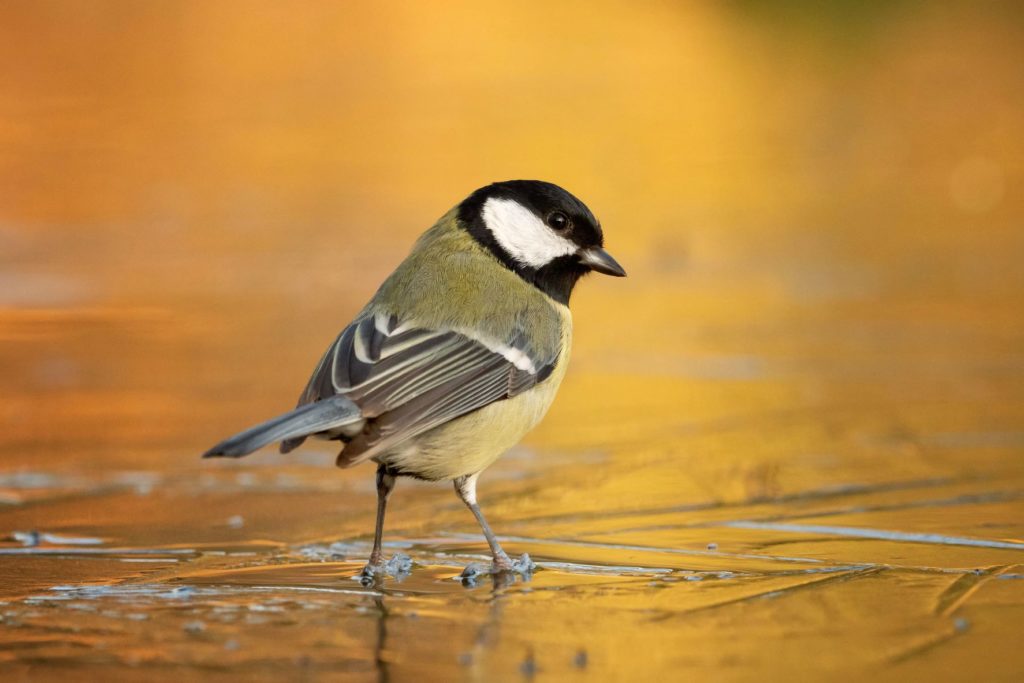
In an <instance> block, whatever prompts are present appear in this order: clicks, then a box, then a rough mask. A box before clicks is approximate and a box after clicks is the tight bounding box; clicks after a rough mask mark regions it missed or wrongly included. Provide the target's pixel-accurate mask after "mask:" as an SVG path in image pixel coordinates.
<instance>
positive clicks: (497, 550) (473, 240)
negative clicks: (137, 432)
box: [203, 180, 626, 579]
mask: <svg viewBox="0 0 1024 683" xmlns="http://www.w3.org/2000/svg"><path fill="white" fill-rule="evenodd" d="M590 272H596V273H602V274H605V275H611V276H616V277H624V276H625V275H626V272H625V270H624V269H623V268H622V266H621V265H619V263H618V262H617V261H616V260H615V259H614V258H613V257H612V256H611V254H609V253H608V252H607V251H605V249H604V233H603V231H602V228H601V224H600V222H599V221H598V220H597V218H595V216H594V214H593V213H592V212H591V211H590V209H589V208H587V206H586V205H585V204H584V203H583V202H582V201H580V200H579V199H577V198H576V197H575V196H574V195H572V194H570V193H569V192H568V191H566V190H564V189H563V188H561V187H559V186H558V185H555V184H553V183H549V182H544V181H540V180H509V181H503V182H496V183H492V184H490V185H487V186H485V187H481V188H480V189H478V190H476V191H474V192H473V193H471V194H470V195H469V196H468V197H466V198H465V199H464V200H462V201H461V202H460V203H458V204H457V205H456V206H455V207H454V208H452V209H451V210H449V211H448V212H447V213H446V214H444V216H442V217H441V218H440V219H439V220H438V221H437V222H436V223H435V224H434V225H433V226H432V227H431V228H429V229H428V230H427V231H426V232H425V233H423V235H422V236H421V237H420V238H419V239H418V241H417V242H416V243H415V245H414V247H413V249H412V251H411V252H410V253H409V255H408V256H407V257H406V258H405V260H404V261H402V262H401V263H400V264H399V266H398V267H397V268H396V269H395V270H394V272H392V273H391V275H390V276H388V277H387V278H386V279H385V281H384V283H383V284H382V285H381V286H380V288H379V289H378V290H377V292H376V294H374V295H373V297H372V298H371V300H370V302H369V303H368V304H367V305H366V306H365V307H364V308H363V309H362V310H361V311H360V312H359V313H358V314H357V315H356V316H355V318H354V319H353V320H352V322H351V323H350V324H349V325H348V326H347V327H345V328H344V329H343V330H342V332H341V333H340V334H339V335H338V337H337V338H336V339H335V340H334V342H333V343H332V344H331V345H330V346H329V347H328V349H327V351H326V353H324V355H323V357H322V358H321V359H320V362H319V363H318V364H317V366H316V368H315V370H314V371H313V374H312V377H311V378H310V379H309V382H308V383H307V385H306V388H305V389H304V390H303V392H302V394H301V396H300V397H299V401H298V405H297V407H296V408H295V409H294V410H291V411H290V412H287V413H284V414H282V415H279V416H277V417H274V418H272V419H270V420H268V421H266V422H263V423H261V424H258V425H256V426H255V427H252V428H250V429H247V430H245V431H243V432H241V433H239V434H236V435H235V436H232V437H229V438H227V439H225V440H224V441H221V442H220V443H218V444H217V445H216V446H214V447H212V448H210V449H209V450H208V451H206V453H204V454H203V457H204V458H212V457H229V458H238V457H241V456H244V455H248V454H249V453H252V452H254V451H256V450H257V449H259V448H261V447H263V446H266V445H268V444H270V443H273V442H280V450H281V452H282V453H287V452H289V451H291V450H293V449H294V448H296V447H298V446H299V445H300V444H302V443H303V441H305V440H306V439H307V438H308V437H315V438H318V439H327V440H334V441H338V442H340V443H341V450H340V453H339V454H338V456H337V461H336V464H337V465H338V466H339V467H343V468H345V467H351V466H353V465H357V464H359V463H362V462H365V461H372V462H374V463H376V465H377V473H376V489H377V517H376V525H375V529H374V538H373V548H372V550H371V552H370V557H369V561H368V562H367V564H366V566H365V567H364V568H363V570H362V572H361V573H360V576H361V577H363V578H364V579H365V578H370V579H372V578H373V577H379V576H383V575H386V574H388V573H389V570H388V565H387V564H386V563H385V562H384V556H383V550H382V539H383V532H384V516H385V511H386V509H387V503H388V499H389V497H390V495H391V492H392V491H393V490H394V488H395V483H396V480H397V479H398V478H400V477H413V478H416V479H421V480H427V481H432V482H438V481H451V482H453V484H454V488H455V492H456V494H457V495H458V497H459V498H460V499H461V500H462V502H463V503H464V504H465V505H466V506H467V507H468V508H469V510H470V511H471V512H472V513H473V515H474V517H475V518H476V521H477V523H478V524H479V525H480V528H481V530H482V531H483V534H484V537H485V539H486V541H487V544H488V546H489V547H490V551H491V556H492V562H491V565H490V567H489V568H488V569H487V570H486V572H485V573H492V574H495V575H500V574H503V573H509V572H516V571H520V572H521V571H522V567H521V566H519V565H517V564H516V563H513V561H512V560H511V558H509V556H508V554H507V553H506V552H505V551H504V550H503V549H502V547H501V544H500V543H499V541H498V538H497V536H496V535H495V534H494V532H493V531H492V529H491V527H490V526H489V525H488V523H487V520H486V519H485V518H484V515H483V512H482V511H481V509H480V506H479V503H478V500H477V481H478V479H479V477H480V474H481V473H482V472H483V471H484V470H485V469H487V467H489V466H490V465H491V464H493V463H494V462H495V461H496V460H497V459H498V458H499V457H500V456H501V455H502V454H503V453H505V452H506V451H507V450H509V449H510V448H512V447H513V446H514V445H515V444H516V443H518V442H519V441H520V439H522V438H523V436H525V435H526V433H527V432H529V431H530V430H531V429H533V427H535V426H536V425H537V424H538V423H539V422H540V420H541V419H542V418H543V416H544V414H545V413H546V412H547V410H548V408H549V407H550V405H551V403H552V401H553V400H554V398H555V394H556V392H557V390H558V387H559V385H560V384H561V382H562V378H563V377H564V376H565V372H566V367H567V365H568V362H569V355H570V349H571V345H572V315H571V314H570V312H569V307H568V306H569V299H570V296H571V294H572V292H573V289H574V287H575V286H576V284H577V282H578V281H579V280H580V278H582V277H583V276H584V275H587V274H588V273H590ZM524 559H525V560H526V562H527V563H528V564H530V563H529V559H528V556H524ZM470 571H471V569H470V568H469V567H467V569H466V572H464V574H463V576H468V575H469V574H468V573H469V572H470ZM476 571H479V569H477V570H476Z"/></svg>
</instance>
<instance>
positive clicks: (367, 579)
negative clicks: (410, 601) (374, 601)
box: [355, 553, 412, 586]
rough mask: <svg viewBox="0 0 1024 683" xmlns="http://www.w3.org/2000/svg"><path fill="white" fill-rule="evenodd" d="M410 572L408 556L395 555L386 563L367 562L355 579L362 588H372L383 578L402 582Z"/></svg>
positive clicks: (410, 565) (410, 562)
mask: <svg viewBox="0 0 1024 683" xmlns="http://www.w3.org/2000/svg"><path fill="white" fill-rule="evenodd" d="M411 571H412V559H411V558H410V557H409V556H408V555H403V554H402V553H395V555H394V557H392V558H391V559H390V560H388V561H387V562H384V561H379V562H369V563H367V565H366V566H365V567H363V570H362V571H361V572H359V573H358V574H356V576H355V578H356V579H357V580H358V581H359V583H361V584H363V585H364V586H372V585H374V584H376V583H377V582H378V581H383V580H384V579H385V578H388V577H390V578H392V579H395V580H396V581H402V580H403V579H405V577H407V576H409V573H410V572H411Z"/></svg>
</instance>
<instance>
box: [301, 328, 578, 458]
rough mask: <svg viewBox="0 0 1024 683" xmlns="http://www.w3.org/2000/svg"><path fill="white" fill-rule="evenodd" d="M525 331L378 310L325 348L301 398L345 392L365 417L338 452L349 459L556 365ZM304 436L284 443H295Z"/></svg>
mask: <svg viewBox="0 0 1024 683" xmlns="http://www.w3.org/2000/svg"><path fill="white" fill-rule="evenodd" d="M557 360H558V357H557V354H556V355H555V356H554V357H551V358H544V357H541V354H538V353H537V352H536V351H535V350H534V349H532V348H531V347H530V345H529V344H528V343H527V341H526V336H525V335H524V334H522V333H521V332H518V333H516V334H515V335H513V338H511V339H507V340H501V341H498V340H481V339H474V338H472V337H469V336H467V335H465V334H462V333H460V332H457V331H452V330H429V329H423V328H418V327H415V326H410V325H401V324H399V322H398V320H397V319H396V318H395V317H393V316H391V317H388V316H385V315H383V314H377V315H375V316H369V317H365V318H362V319H361V320H357V321H356V322H353V323H352V324H351V325H350V326H349V327H348V328H346V329H345V331H344V332H342V333H341V335H340V336H339V337H338V339H337V340H336V341H335V342H334V344H333V345H332V346H331V348H330V349H328V351H327V353H326V354H325V355H324V357H323V359H322V360H321V361H320V364H319V365H318V366H317V369H316V371H315V372H314V373H313V376H312V378H310V381H309V384H308V385H307V386H306V390H305V391H304V392H303V394H302V397H301V398H300V399H299V404H300V405H302V404H305V403H310V402H313V401H317V400H320V399H323V398H327V397H330V396H334V395H337V394H342V395H344V396H346V397H348V398H349V399H351V400H352V401H354V402H355V403H356V404H357V405H358V406H359V407H360V409H361V410H362V414H363V416H364V417H365V418H366V419H367V423H366V428H365V429H364V431H363V432H362V433H361V434H358V435H356V436H355V437H354V438H352V439H351V441H350V443H349V444H348V445H347V446H346V447H345V449H344V451H343V452H342V455H341V456H339V464H343V465H348V464H354V463H356V462H360V461H362V460H365V459H367V458H370V457H372V456H373V455H374V454H375V453H378V452H380V451H382V450H384V449H385V448H388V447H390V446H392V445H395V444H397V443H400V442H402V441H404V440H406V439H409V438H411V437H413V436H416V435H417V434H422V433H423V432H426V431H428V430H430V429H433V428H434V427H438V426H440V425H442V424H444V423H446V422H448V421H450V420H452V419H454V418H456V417H459V416H461V415H465V414H467V413H470V412H473V411H474V410H478V409H480V408H482V407H484V406H486V405H488V404H490V403H493V402H495V401H500V400H503V399H506V398H511V397H512V396H515V395H517V394H519V393H522V392H523V391H526V390H527V389H529V388H531V387H533V386H534V385H536V384H537V383H538V382H542V381H544V380H545V379H546V378H547V377H548V375H550V374H551V371H552V370H553V369H554V367H555V364H556V362H557ZM298 443H301V441H298V440H294V441H293V442H286V443H285V444H283V445H282V449H285V448H288V449H290V448H293V447H294V446H295V445H298Z"/></svg>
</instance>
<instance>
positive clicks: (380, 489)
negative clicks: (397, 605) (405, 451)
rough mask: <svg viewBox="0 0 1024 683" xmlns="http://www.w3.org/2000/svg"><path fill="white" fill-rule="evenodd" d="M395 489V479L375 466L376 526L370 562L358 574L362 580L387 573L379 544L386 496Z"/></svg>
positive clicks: (382, 535)
mask: <svg viewBox="0 0 1024 683" xmlns="http://www.w3.org/2000/svg"><path fill="white" fill-rule="evenodd" d="M394 488H395V477H394V475H392V474H390V473H388V469H387V467H385V466H384V465H378V466H377V526H376V528H375V529H374V532H373V550H372V551H370V561H369V562H367V563H366V566H365V567H364V568H363V571H362V573H361V574H360V576H361V577H363V578H370V579H372V578H373V576H374V575H375V574H378V573H387V568H386V566H385V564H384V552H383V550H382V549H381V543H382V542H383V538H384V512H385V510H386V509H387V505H388V496H390V495H391V492H392V491H393V490H394Z"/></svg>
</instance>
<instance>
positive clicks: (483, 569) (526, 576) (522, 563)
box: [459, 553, 537, 586]
mask: <svg viewBox="0 0 1024 683" xmlns="http://www.w3.org/2000/svg"><path fill="white" fill-rule="evenodd" d="M536 568H537V565H536V564H534V562H533V560H531V559H530V556H529V555H528V554H526V553H523V555H522V557H520V558H519V559H518V560H515V561H513V560H512V559H511V558H509V556H508V555H505V554H504V553H502V554H501V555H499V556H498V557H495V558H494V561H493V562H492V563H491V565H490V566H487V565H485V564H481V563H479V562H474V563H472V564H470V565H469V566H467V567H466V568H465V569H463V570H462V574H460V575H459V579H461V580H462V583H464V584H466V585H467V586H472V585H475V584H476V582H477V580H478V579H479V578H480V577H482V576H494V577H496V578H508V579H512V580H513V581H514V580H515V578H516V577H517V576H519V577H521V578H522V579H523V580H524V581H529V580H530V578H531V577H532V576H533V571H534V570H535V569H536Z"/></svg>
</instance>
